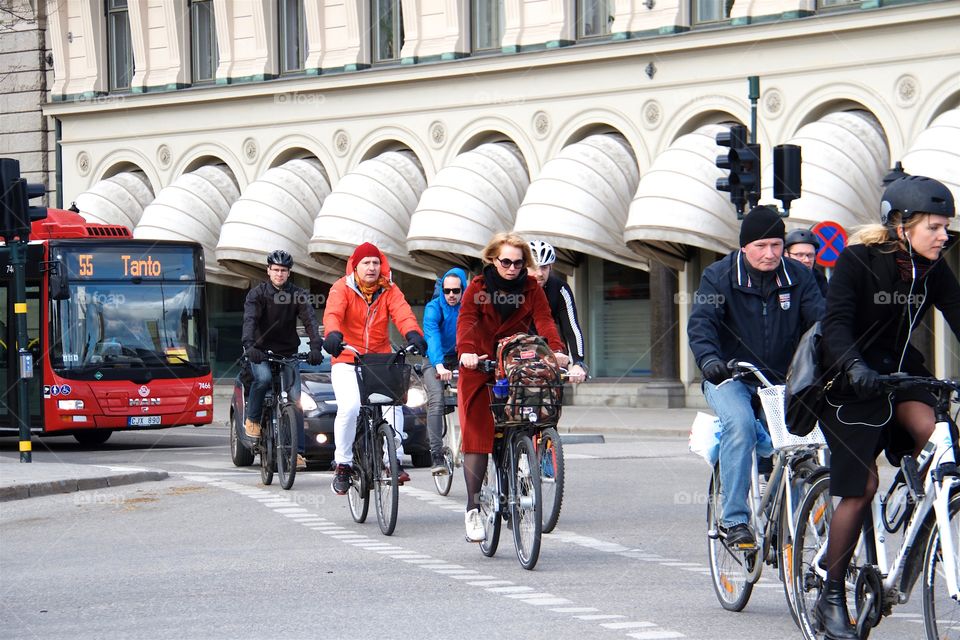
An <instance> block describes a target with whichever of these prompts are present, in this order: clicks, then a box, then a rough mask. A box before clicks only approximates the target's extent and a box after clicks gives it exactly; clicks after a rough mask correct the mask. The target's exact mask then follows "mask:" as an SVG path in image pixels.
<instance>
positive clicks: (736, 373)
mask: <svg viewBox="0 0 960 640" xmlns="http://www.w3.org/2000/svg"><path fill="white" fill-rule="evenodd" d="M727 369H729V370H730V373H731V374H732V375H731V376H730V378H728V380H739V379H740V378H743V377H744V376H746V375H749V374H751V373H752V374H753V375H755V376H757V380H759V381H760V382H761V383H762V384H763V386H765V387H773V386H776V385H774V384H773V383H772V382H770V380H769V379H768V378H767V377H766V376H765V375H763V372H761V371H760V369H759V367H757V366H756V365H755V364H753V363H752V362H746V361H745V360H737V359H736V358H733V359H732V360H730V361H729V362H727ZM723 382H727V380H724V381H723ZM723 382H721V383H720V384H723Z"/></svg>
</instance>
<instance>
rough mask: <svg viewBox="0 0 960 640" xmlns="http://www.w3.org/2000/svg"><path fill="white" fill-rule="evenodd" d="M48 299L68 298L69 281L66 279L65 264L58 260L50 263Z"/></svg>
mask: <svg viewBox="0 0 960 640" xmlns="http://www.w3.org/2000/svg"><path fill="white" fill-rule="evenodd" d="M49 279H50V299H51V300H69V299H70V282H69V281H68V280H67V265H65V264H63V262H61V261H60V260H54V261H52V262H51V263H50V274H49Z"/></svg>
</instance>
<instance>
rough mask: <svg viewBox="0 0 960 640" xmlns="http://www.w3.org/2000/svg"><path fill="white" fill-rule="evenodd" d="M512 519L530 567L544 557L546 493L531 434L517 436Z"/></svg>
mask: <svg viewBox="0 0 960 640" xmlns="http://www.w3.org/2000/svg"><path fill="white" fill-rule="evenodd" d="M510 472H511V475H510V485H511V487H510V522H511V524H512V525H513V543H514V546H516V548H517V559H518V560H519V561H520V566H522V567H523V568H524V569H527V570H530V569H533V568H534V567H535V566H537V560H538V559H539V558H540V534H541V533H542V532H543V529H542V526H543V496H542V495H541V492H540V466H539V464H538V460H537V454H536V452H534V450H533V440H531V439H530V436H521V437H519V438H515V439H514V440H513V469H511V470H510Z"/></svg>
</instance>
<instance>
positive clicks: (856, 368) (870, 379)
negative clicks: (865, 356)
mask: <svg viewBox="0 0 960 640" xmlns="http://www.w3.org/2000/svg"><path fill="white" fill-rule="evenodd" d="M846 370H847V382H848V383H850V388H851V389H853V392H854V393H855V394H857V396H859V397H861V398H869V397H872V396H876V395H879V393H880V383H879V382H877V375H879V374H878V373H877V372H876V371H874V370H873V369H871V368H870V367H868V366H867V364H866V363H865V362H864V361H863V360H854V361H852V362H849V363H848V364H847V366H846Z"/></svg>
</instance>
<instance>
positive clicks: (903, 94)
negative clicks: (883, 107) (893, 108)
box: [896, 75, 920, 107]
mask: <svg viewBox="0 0 960 640" xmlns="http://www.w3.org/2000/svg"><path fill="white" fill-rule="evenodd" d="M919 96H920V83H919V82H918V81H917V79H916V78H914V77H913V76H911V75H903V76H900V77H899V78H897V84H896V98H897V104H898V105H900V106H901V107H909V106H911V105H913V104H914V103H916V101H917V98H918V97H919Z"/></svg>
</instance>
